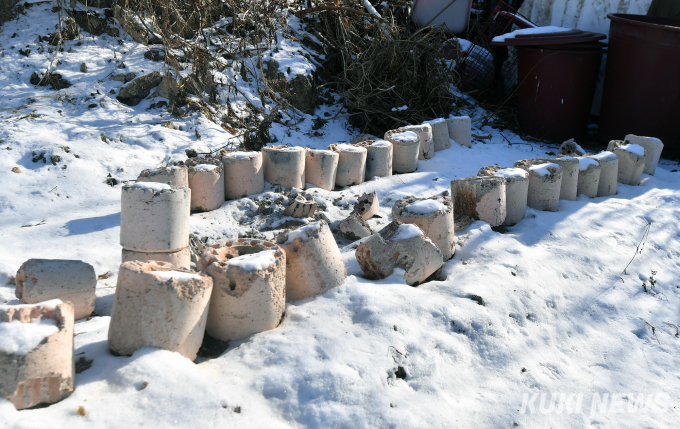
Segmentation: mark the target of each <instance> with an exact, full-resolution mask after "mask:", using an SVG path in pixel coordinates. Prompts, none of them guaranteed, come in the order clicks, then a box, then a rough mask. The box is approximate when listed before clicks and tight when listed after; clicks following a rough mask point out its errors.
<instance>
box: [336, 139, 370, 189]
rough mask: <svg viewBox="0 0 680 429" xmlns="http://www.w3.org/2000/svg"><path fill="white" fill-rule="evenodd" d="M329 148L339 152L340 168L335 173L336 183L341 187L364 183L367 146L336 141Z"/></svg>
mask: <svg viewBox="0 0 680 429" xmlns="http://www.w3.org/2000/svg"><path fill="white" fill-rule="evenodd" d="M328 150H332V151H333V152H337V153H338V155H339V158H338V169H337V173H336V174H335V184H336V186H339V187H341V188H342V187H345V186H353V185H360V184H362V183H364V176H365V175H366V155H367V151H366V148H364V147H362V146H359V145H353V144H346V143H336V144H332V145H330V146H328Z"/></svg>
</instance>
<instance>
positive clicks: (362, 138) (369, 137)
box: [350, 134, 380, 144]
mask: <svg viewBox="0 0 680 429" xmlns="http://www.w3.org/2000/svg"><path fill="white" fill-rule="evenodd" d="M369 140H380V139H379V138H378V137H376V136H374V135H373V134H359V135H358V136H356V137H354V138H353V139H352V140H351V141H350V143H352V144H358V143H363V142H367V141H369Z"/></svg>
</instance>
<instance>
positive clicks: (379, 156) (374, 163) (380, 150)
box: [359, 140, 394, 180]
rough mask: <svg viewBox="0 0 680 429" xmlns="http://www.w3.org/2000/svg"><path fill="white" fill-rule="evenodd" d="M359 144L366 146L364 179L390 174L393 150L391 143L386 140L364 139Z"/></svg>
mask: <svg viewBox="0 0 680 429" xmlns="http://www.w3.org/2000/svg"><path fill="white" fill-rule="evenodd" d="M359 144H360V145H361V146H363V147H365V148H366V175H365V176H364V180H370V179H372V178H373V177H388V176H391V175H392V157H393V151H394V148H393V145H392V143H390V142H388V141H386V140H366V141H364V142H361V143H359Z"/></svg>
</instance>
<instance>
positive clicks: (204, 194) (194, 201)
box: [187, 158, 225, 212]
mask: <svg viewBox="0 0 680 429" xmlns="http://www.w3.org/2000/svg"><path fill="white" fill-rule="evenodd" d="M198 162H200V164H199V163H197V162H196V161H194V160H193V159H192V160H189V161H187V167H188V168H189V188H190V189H191V211H199V212H209V211H212V210H216V209H218V208H220V207H221V206H222V204H223V203H224V201H225V200H224V170H223V169H222V162H221V161H219V160H217V159H208V158H202V159H200V160H199V161H198Z"/></svg>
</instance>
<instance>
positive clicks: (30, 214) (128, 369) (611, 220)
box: [0, 3, 680, 428]
mask: <svg viewBox="0 0 680 429" xmlns="http://www.w3.org/2000/svg"><path fill="white" fill-rule="evenodd" d="M49 9H51V4H49V3H45V4H42V5H35V6H33V7H32V8H30V9H28V13H27V15H23V16H20V18H19V19H18V21H13V22H8V23H6V24H4V25H3V26H2V27H1V32H0V46H1V48H0V49H1V50H2V52H3V54H4V56H3V57H2V59H1V60H0V81H1V82H3V83H2V84H1V85H3V86H2V88H0V97H1V98H0V121H1V122H0V184H1V185H2V186H0V285H3V286H0V303H3V302H9V303H15V302H16V300H15V298H14V296H13V289H14V287H13V286H11V285H6V286H4V285H5V284H6V283H7V282H8V280H9V277H10V276H13V275H14V274H15V273H16V270H17V269H18V267H19V265H20V264H21V263H22V262H24V261H25V260H27V259H29V258H66V259H82V260H84V261H86V262H88V263H90V264H92V265H93V266H94V267H95V270H96V272H97V274H104V273H106V272H109V271H110V272H111V276H110V277H109V278H107V279H102V280H100V281H99V284H98V288H97V296H98V297H97V302H96V310H95V311H96V313H97V314H98V315H99V316H98V317H93V318H91V319H90V320H87V321H80V322H77V323H76V327H75V333H76V337H75V358H76V360H77V359H79V358H81V357H84V358H86V359H87V360H92V361H93V362H92V366H91V367H90V368H89V369H86V370H85V371H83V372H81V373H80V374H77V375H76V379H75V386H76V389H75V392H74V393H73V394H72V395H71V396H70V397H69V398H67V399H65V400H63V401H62V402H59V403H57V404H53V405H50V406H49V407H46V408H40V409H34V410H25V411H16V410H15V409H14V407H13V406H12V405H11V404H10V403H9V402H8V401H6V400H3V399H0V427H44V426H46V425H55V426H57V427H71V428H77V427H116V428H118V427H139V426H144V427H158V428H167V427H186V428H188V427H253V428H262V427H319V428H325V427H343V428H345V427H346V428H353V427H357V428H369V427H370V428H372V427H394V428H403V427H413V428H420V427H443V428H449V427H462V428H469V427H517V426H519V427H548V426H552V427H676V426H677V421H678V418H679V416H678V407H680V403H678V398H679V397H680V370H678V368H679V367H680V365H679V364H680V357H679V356H680V353H679V352H680V338H678V336H680V334H678V331H677V329H678V328H677V327H674V326H673V325H680V270H679V267H680V228H679V226H678V223H679V222H678V220H679V219H678V217H679V215H678V213H680V212H679V209H680V173H679V172H676V171H674V170H676V169H678V165H677V164H676V163H674V162H670V161H663V162H662V163H661V165H660V167H659V168H658V169H657V173H656V175H655V176H647V175H643V181H642V183H641V185H640V186H637V187H631V186H625V185H619V193H618V195H616V196H612V197H606V198H595V199H588V198H585V197H583V196H580V197H579V198H578V199H577V201H569V202H568V201H560V206H559V209H560V210H559V211H558V212H555V213H548V212H540V211H535V210H531V209H529V210H528V211H527V214H526V217H525V219H524V220H522V221H521V222H520V223H518V224H517V225H516V226H513V227H509V228H507V230H506V231H503V232H495V231H492V230H491V229H490V228H489V226H488V225H487V224H484V223H483V222H477V223H474V224H473V225H472V226H470V227H469V228H467V229H465V230H463V231H459V232H458V233H457V237H458V239H457V240H458V243H457V250H456V254H455V256H454V258H453V259H452V260H450V261H448V262H447V263H446V264H445V266H444V269H443V275H442V276H441V279H440V280H436V281H431V282H428V283H425V284H423V285H420V286H418V287H415V288H414V287H410V286H408V285H406V284H405V282H404V279H403V276H402V275H400V274H399V273H395V274H394V275H392V276H390V277H389V278H387V279H384V280H382V281H377V282H376V281H369V280H366V279H364V278H362V276H361V270H360V268H359V267H358V265H357V263H356V260H355V258H354V253H353V252H354V250H353V245H352V244H349V243H343V242H340V244H341V246H343V256H344V259H345V261H346V263H347V268H348V277H347V280H346V281H345V283H344V284H343V285H341V286H340V287H338V288H335V289H333V290H331V291H329V292H327V293H325V294H323V295H320V296H317V297H315V298H311V299H306V300H303V301H296V302H290V301H289V302H288V303H287V307H286V315H285V318H284V320H283V323H282V325H281V326H280V327H279V328H277V329H275V330H272V331H269V332H264V333H261V334H257V335H253V336H251V337H249V338H247V339H245V340H242V341H236V342H232V343H230V345H229V348H228V349H227V350H226V352H225V353H223V354H222V355H221V356H220V357H218V358H215V359H199V360H198V361H197V362H196V363H194V362H190V361H188V360H187V359H185V358H183V357H181V356H180V355H178V354H175V353H171V352H167V351H162V350H155V349H143V350H141V351H139V352H137V353H135V355H134V356H132V357H115V356H112V355H111V354H110V353H109V350H108V347H107V343H106V336H107V329H108V323H109V314H110V307H111V303H112V299H113V293H114V287H115V282H116V273H117V269H118V265H119V263H120V252H121V247H120V245H119V243H118V238H119V222H120V187H121V185H120V184H118V185H116V186H114V187H111V186H109V185H107V184H106V179H107V176H108V175H109V174H110V175H111V176H112V177H115V178H117V179H119V180H131V179H134V178H136V176H137V174H138V173H139V171H141V170H142V169H144V168H150V167H156V166H159V165H161V164H163V163H165V162H167V161H169V160H181V159H184V150H185V149H187V148H193V149H197V150H201V151H205V150H206V149H215V148H218V147H221V146H223V145H224V144H225V142H226V140H227V138H229V137H230V136H231V135H230V134H229V133H227V132H226V131H224V130H223V129H222V128H220V127H219V126H217V125H215V124H212V123H210V122H209V121H207V120H205V119H204V118H201V117H200V116H198V115H194V116H189V117H187V118H184V119H181V120H177V119H174V118H172V117H171V116H170V114H169V113H168V112H167V111H165V110H164V109H152V108H150V105H151V103H152V102H154V100H151V99H147V100H145V101H143V102H142V103H141V104H140V105H138V106H136V107H128V106H125V105H122V104H120V103H119V102H117V101H116V99H115V96H114V95H112V94H110V90H111V89H117V88H119V87H120V86H122V84H121V83H119V82H112V81H110V80H108V79H105V77H106V76H107V75H108V74H109V73H110V72H111V71H113V70H114V69H115V66H116V65H115V64H114V63H109V62H108V59H110V58H112V55H113V54H112V48H113V46H112V40H111V39H110V38H109V39H104V38H102V37H94V38H93V37H84V38H83V39H82V40H81V45H80V46H76V43H77V41H72V42H68V43H67V44H66V49H65V51H64V52H63V53H61V54H60V57H59V58H60V59H61V61H62V63H61V64H60V65H59V66H58V70H57V71H58V72H59V73H61V74H62V75H63V76H64V77H65V78H67V79H68V80H69V81H70V82H72V83H73V84H74V86H72V87H71V88H68V89H64V90H61V91H59V92H56V91H52V90H49V89H45V88H35V87H34V86H33V85H31V84H29V83H28V79H29V77H30V75H31V73H32V72H33V71H35V70H37V68H38V67H45V66H46V64H47V63H49V60H50V59H51V56H48V55H47V53H46V52H45V53H43V54H40V53H38V52H37V45H38V42H37V41H36V38H37V36H38V35H44V34H46V33H47V32H49V31H53V29H52V28H51V26H53V25H54V23H55V22H56V21H55V20H56V17H55V15H54V14H52V13H51V12H49ZM48 27H49V28H48ZM14 33H16V34H17V36H15V37H13V38H12V37H11V35H12V34H14ZM27 45H29V46H30V47H31V50H32V53H31V54H30V55H29V56H28V57H25V56H23V55H21V54H19V52H18V51H19V49H24V48H25V47H26V46H27ZM12 46H14V48H12ZM69 48H71V52H68V50H69ZM115 49H117V50H119V51H120V50H121V49H124V50H125V51H126V52H127V54H126V57H125V60H124V61H125V64H126V66H127V68H126V71H128V70H129V71H134V72H136V73H138V74H140V73H142V70H144V72H145V73H146V72H149V71H151V70H155V69H158V70H160V67H161V64H162V63H154V62H151V61H148V60H146V59H144V55H143V54H144V49H145V48H144V47H141V46H138V45H136V44H135V43H134V42H131V41H130V40H129V39H128V40H127V41H126V42H125V45H124V48H121V47H120V46H115ZM120 53H121V52H118V55H120ZM81 62H86V63H87V64H88V72H87V73H81V72H80V71H79V66H80V63H81ZM156 101H157V100H156ZM91 104H96V106H94V107H92V108H89V107H88V106H89V105H91ZM395 107H398V106H395ZM325 112H330V113H331V114H335V113H336V112H337V107H321V108H318V109H317V111H316V115H317V116H320V117H322V118H327V116H325V115H324V113H325ZM482 113H483V112H480V111H477V110H472V111H470V112H469V114H470V115H471V116H472V117H473V119H474V118H477V117H480V116H481V115H482ZM168 120H172V121H173V122H174V123H175V129H174V130H172V129H168V128H165V127H163V126H161V124H162V123H163V122H165V121H168ZM313 120H314V116H307V118H306V119H305V120H304V121H303V122H301V123H300V124H298V125H297V128H295V127H292V128H287V127H284V126H282V125H280V124H275V126H274V129H273V130H272V133H273V134H274V135H275V136H276V137H277V139H278V141H279V142H283V143H291V144H293V145H304V146H309V147H313V148H325V147H326V146H327V145H328V144H330V143H335V142H338V141H349V140H350V139H351V137H352V136H353V135H354V134H356V131H355V130H353V129H351V127H349V126H348V125H347V123H346V121H345V119H338V120H335V121H329V122H328V123H326V125H324V126H323V128H321V129H320V130H319V132H321V133H322V135H321V136H312V135H311V134H312V133H311V127H312V124H313ZM473 124H474V123H473ZM180 127H181V128H180ZM473 133H475V134H477V135H486V134H491V135H492V138H491V139H490V140H476V141H475V142H473V145H472V148H471V149H468V148H465V147H461V146H458V145H454V147H452V148H451V149H448V150H445V151H442V152H437V153H436V156H435V157H434V158H433V159H431V160H426V161H419V166H418V171H417V172H415V173H412V174H404V175H397V176H393V177H390V178H381V179H377V180H372V181H369V182H366V183H364V184H362V185H359V186H355V187H352V188H348V189H344V190H340V191H335V192H327V191H322V190H320V189H315V190H311V191H310V192H311V193H313V194H315V196H316V197H317V200H318V201H320V202H322V203H324V205H325V207H326V210H325V213H326V215H327V216H328V217H329V218H330V219H331V220H332V221H335V220H338V219H341V218H343V217H345V216H347V214H348V213H349V211H350V210H351V208H352V207H351V205H352V202H356V198H357V197H358V196H359V195H361V194H362V193H364V192H369V191H376V192H377V193H378V197H379V200H380V204H381V209H380V213H379V215H380V216H381V218H377V219H372V220H370V221H369V224H370V225H371V226H372V227H379V226H380V225H384V224H386V223H387V222H388V221H389V219H390V209H391V206H392V203H393V202H394V201H396V200H397V199H399V198H401V197H403V196H407V195H416V196H430V195H434V194H437V193H441V192H443V191H446V190H448V189H449V183H450V181H451V180H452V179H454V178H459V177H466V176H472V175H475V174H476V173H477V171H478V170H479V168H480V167H483V166H486V165H492V164H498V165H501V166H506V167H509V166H512V164H513V162H514V161H517V160H519V159H525V158H534V157H545V156H546V153H547V152H556V151H557V150H556V148H555V147H548V146H541V145H538V144H527V143H526V142H523V141H522V140H521V139H519V138H518V137H517V136H515V135H513V134H512V133H511V132H509V131H498V130H496V129H493V128H491V127H485V128H483V129H475V130H473ZM501 133H502V135H501ZM199 136H200V139H199ZM505 138H507V139H508V140H509V141H510V142H512V143H522V144H513V145H509V144H508V143H507V141H506V140H505ZM67 147H68V150H67V149H66V148H67ZM43 151H44V152H45V158H46V162H45V163H43V161H42V160H40V161H38V162H33V161H32V158H33V157H34V156H33V153H34V152H35V153H36V154H39V153H40V152H43ZM53 155H58V156H59V157H60V160H59V161H58V162H57V163H56V165H53V164H52V163H51V161H50V159H51V157H52V156H53ZM14 167H19V169H20V171H21V172H20V173H14V172H12V169H13V168H14ZM281 196H282V194H281V193H280V192H277V190H276V189H274V188H272V187H269V188H268V189H267V192H265V194H263V195H260V196H254V197H253V199H255V200H258V201H262V200H265V199H267V198H269V199H270V200H272V201H275V200H276V199H278V198H279V197H281ZM253 199H248V198H246V199H242V200H236V201H230V202H227V203H225V204H224V205H223V206H222V207H221V208H220V209H219V210H216V211H213V212H210V213H204V214H196V215H193V216H192V219H191V222H192V223H191V225H192V232H194V233H195V234H196V235H197V236H199V237H209V238H210V239H215V240H216V239H220V238H223V237H237V236H238V235H239V234H245V233H248V229H252V227H250V226H247V225H248V224H249V223H250V224H252V225H253V226H258V225H262V223H258V222H259V221H257V222H255V221H254V220H253V219H258V216H260V218H262V219H264V216H263V215H256V211H257V204H256V203H255V202H254V201H253ZM336 200H337V201H336ZM334 202H335V203H334ZM647 228H648V229H647ZM647 230H648V234H647V235H644V234H645V231H647ZM260 233H262V234H264V235H265V236H267V237H268V238H272V237H273V236H274V234H275V232H272V231H270V232H260ZM641 240H642V242H644V246H643V247H640V250H641V252H638V253H636V252H637V250H636V246H638V244H639V243H640V242H641ZM634 256H635V258H634V259H633V260H632V262H630V261H631V258H633V257H634ZM629 262H630V265H628V266H627V264H629ZM626 266H627V268H626V269H625V272H624V273H622V272H623V271H624V267H626ZM652 271H653V272H654V273H655V274H654V275H653V277H654V279H655V281H656V282H657V283H656V285H655V286H654V288H653V289H649V288H650V281H649V277H650V276H651V275H652ZM643 281H646V286H647V288H648V290H650V291H652V292H653V293H658V294H657V295H653V294H652V293H645V291H644V290H643V287H642V284H643ZM473 295H474V296H473ZM480 298H481V299H480ZM482 303H483V304H482ZM79 407H83V408H84V411H85V413H86V414H85V416H81V415H80V414H79V413H78V412H77V409H78V408H79ZM674 422H675V423H674Z"/></svg>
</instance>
